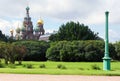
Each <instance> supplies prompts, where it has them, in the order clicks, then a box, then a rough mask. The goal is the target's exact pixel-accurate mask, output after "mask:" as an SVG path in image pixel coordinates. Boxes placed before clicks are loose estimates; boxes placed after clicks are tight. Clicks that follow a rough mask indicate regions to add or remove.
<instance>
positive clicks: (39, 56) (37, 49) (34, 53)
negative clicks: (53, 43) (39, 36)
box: [14, 41, 49, 61]
mask: <svg viewBox="0 0 120 81" xmlns="http://www.w3.org/2000/svg"><path fill="white" fill-rule="evenodd" d="M14 44H16V45H24V46H26V48H27V54H26V55H25V57H24V60H25V61H46V60H47V58H46V50H47V48H48V47H49V43H48V42H45V41H17V42H14Z"/></svg>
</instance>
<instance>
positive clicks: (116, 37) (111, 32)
mask: <svg viewBox="0 0 120 81" xmlns="http://www.w3.org/2000/svg"><path fill="white" fill-rule="evenodd" d="M109 39H110V41H111V42H116V40H120V33H119V32H116V31H115V30H112V29H109Z"/></svg>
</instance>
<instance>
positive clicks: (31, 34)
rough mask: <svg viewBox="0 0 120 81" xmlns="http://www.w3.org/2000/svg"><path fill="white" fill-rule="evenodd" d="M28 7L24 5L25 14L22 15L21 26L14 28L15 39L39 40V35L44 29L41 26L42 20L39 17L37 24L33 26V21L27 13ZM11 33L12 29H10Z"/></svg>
mask: <svg viewBox="0 0 120 81" xmlns="http://www.w3.org/2000/svg"><path fill="white" fill-rule="evenodd" d="M29 10H30V8H29V7H28V6H27V7H26V16H25V17H24V21H23V23H22V27H21V28H19V27H18V28H17V29H16V35H15V39H16V40H39V39H40V36H41V35H44V34H45V30H44V28H43V25H44V23H43V20H42V19H40V20H38V21H37V26H36V27H35V28H33V23H32V21H31V17H30V15H29ZM11 35H12V31H11Z"/></svg>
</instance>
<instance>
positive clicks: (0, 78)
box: [0, 74, 120, 81]
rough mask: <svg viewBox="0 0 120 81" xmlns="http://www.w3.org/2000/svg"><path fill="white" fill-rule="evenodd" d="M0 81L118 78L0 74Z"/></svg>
mask: <svg viewBox="0 0 120 81" xmlns="http://www.w3.org/2000/svg"><path fill="white" fill-rule="evenodd" d="M0 81H120V76H80V75H33V74H0Z"/></svg>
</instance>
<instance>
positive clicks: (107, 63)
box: [103, 11, 111, 70]
mask: <svg viewBox="0 0 120 81" xmlns="http://www.w3.org/2000/svg"><path fill="white" fill-rule="evenodd" d="M105 16H106V25H105V54H104V57H103V70H110V61H111V58H110V57H109V35H108V29H109V28H108V16H109V12H108V11H106V12H105Z"/></svg>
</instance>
